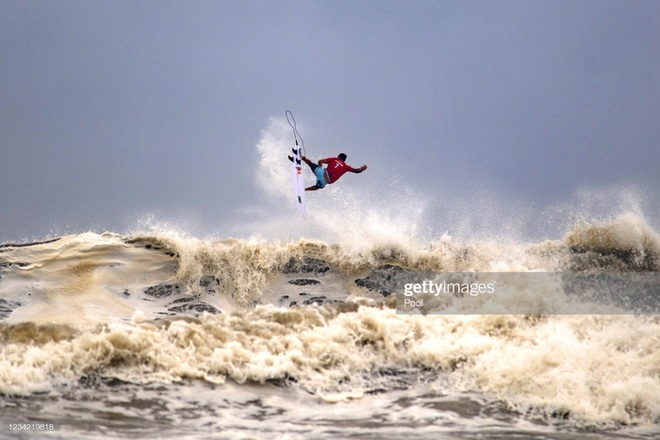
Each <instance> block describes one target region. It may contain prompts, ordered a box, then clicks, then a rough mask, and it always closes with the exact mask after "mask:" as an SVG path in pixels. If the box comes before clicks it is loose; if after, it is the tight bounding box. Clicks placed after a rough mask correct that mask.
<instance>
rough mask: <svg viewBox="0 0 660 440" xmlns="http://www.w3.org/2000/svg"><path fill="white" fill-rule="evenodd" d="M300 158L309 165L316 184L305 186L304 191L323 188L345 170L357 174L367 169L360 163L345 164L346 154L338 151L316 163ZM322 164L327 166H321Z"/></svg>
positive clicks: (337, 178) (291, 158)
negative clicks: (335, 155) (352, 165)
mask: <svg viewBox="0 0 660 440" xmlns="http://www.w3.org/2000/svg"><path fill="white" fill-rule="evenodd" d="M294 154H296V151H294ZM289 160H291V161H292V162H293V157H291V156H289ZM302 160H303V161H304V162H305V163H306V164H307V165H309V167H310V168H311V170H312V173H314V175H315V176H316V184H315V185H312V186H310V187H309V188H305V191H316V190H317V189H321V188H325V186H326V185H328V184H331V183H335V182H336V181H337V180H339V178H340V177H341V176H343V175H344V174H345V173H346V172H351V173H356V174H359V173H361V172H362V171H364V170H366V169H367V166H366V165H362V166H361V167H360V168H353V167H351V166H350V165H347V164H346V155H345V154H344V153H340V154H339V155H337V157H328V158H326V159H321V160H319V163H318V164H315V163H314V162H312V161H311V160H309V159H307V158H306V157H305V156H302ZM323 165H327V166H326V167H325V168H323Z"/></svg>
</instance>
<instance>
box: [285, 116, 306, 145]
mask: <svg viewBox="0 0 660 440" xmlns="http://www.w3.org/2000/svg"><path fill="white" fill-rule="evenodd" d="M284 114H285V115H286V121H287V122H288V123H289V125H290V126H291V129H293V137H294V138H295V139H296V146H300V148H301V149H302V153H303V154H302V155H303V156H307V152H306V151H305V141H304V140H303V138H302V136H300V133H298V129H297V128H296V118H294V117H293V113H291V110H287V111H286V112H285V113H284ZM298 138H300V145H298Z"/></svg>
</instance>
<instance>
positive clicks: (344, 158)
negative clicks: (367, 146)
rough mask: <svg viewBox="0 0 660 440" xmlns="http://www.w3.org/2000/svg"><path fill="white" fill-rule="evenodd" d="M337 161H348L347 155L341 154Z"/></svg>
mask: <svg viewBox="0 0 660 440" xmlns="http://www.w3.org/2000/svg"><path fill="white" fill-rule="evenodd" d="M337 159H339V160H341V161H342V162H345V161H346V155H345V154H344V153H339V155H338V156H337Z"/></svg>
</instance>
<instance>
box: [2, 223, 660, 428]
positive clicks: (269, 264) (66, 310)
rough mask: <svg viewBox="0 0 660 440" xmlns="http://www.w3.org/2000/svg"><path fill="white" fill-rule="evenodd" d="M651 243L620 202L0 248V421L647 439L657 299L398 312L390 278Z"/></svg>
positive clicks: (567, 269) (573, 269)
mask: <svg viewBox="0 0 660 440" xmlns="http://www.w3.org/2000/svg"><path fill="white" fill-rule="evenodd" d="M512 255H515V259H513V260H512V258H511V256H512ZM659 255H660V239H659V237H658V235H657V233H656V232H655V231H654V230H653V229H652V228H650V227H649V226H648V225H646V223H645V222H644V220H643V219H640V218H638V217H634V216H625V217H622V218H620V219H619V220H617V221H614V222H612V223H601V224H584V223H582V224H579V225H576V226H575V227H574V228H573V229H572V230H570V231H568V232H567V234H566V235H565V236H564V238H562V239H560V240H554V241H550V240H546V241H543V242H536V243H535V242H531V243H524V242H516V243H500V244H499V245H497V244H493V243H479V242H471V243H461V242H459V241H457V240H453V239H451V238H449V237H447V236H442V237H440V238H439V239H437V240H436V241H432V242H429V243H427V244H426V245H424V246H419V247H411V246H396V245H391V246H389V247H388V246H382V245H374V246H372V247H363V248H362V249H360V250H359V251H356V250H355V249H354V248H353V247H345V246H342V245H341V244H329V243H326V242H323V241H313V240H305V239H300V240H297V241H275V240H257V239H252V240H240V239H232V238H229V239H222V240H220V239H218V240H210V239H206V240H201V239H196V238H193V237H186V236H181V235H179V234H177V233H175V232H173V231H159V232H155V233H152V234H149V233H136V234H133V235H118V234H111V233H104V234H97V233H91V232H90V233H84V234H76V235H69V236H63V237H59V238H56V239H52V240H48V241H46V242H41V243H22V244H4V245H3V246H2V247H0V344H1V345H0V395H1V396H2V397H1V399H0V407H1V408H2V409H1V411H0V422H1V423H2V424H3V430H2V432H0V435H1V436H3V437H18V438H32V436H33V435H34V433H33V432H24V433H21V432H17V431H10V430H9V428H8V426H10V424H17V423H42V424H48V425H50V424H52V425H53V427H56V428H57V430H55V431H52V432H49V433H48V434H47V435H48V436H49V437H52V438H67V439H70V438H90V437H92V438H93V437H103V438H106V437H134V436H138V435H139V436H142V437H161V438H169V437H184V438H187V437H190V438H196V437H203V438H264V437H266V436H272V437H275V438H319V439H323V438H337V437H340V438H347V437H349V436H350V437H356V438H392V439H394V438H402V437H409V438H548V439H577V438H594V439H595V438H648V439H651V438H657V436H658V434H659V433H660V318H659V317H658V315H657V314H653V313H645V314H639V313H634V312H629V311H626V310H625V309H621V308H617V309H616V312H612V309H611V308H609V309H607V312H606V313H599V310H600V309H599V307H602V306H603V305H601V304H598V303H597V302H593V301H591V302H590V301H588V300H585V301H583V302H584V304H590V306H591V307H592V309H590V310H593V312H590V313H588V314H565V313H562V314H556V313H553V311H552V310H547V311H546V313H543V314H525V315H520V314H511V315H507V314H500V315H498V314H489V315H483V314H473V315H460V314H452V315H443V314H439V315H431V314H429V315H425V316H422V315H417V316H410V315H406V314H401V313H397V306H396V301H395V298H396V297H397V295H399V296H400V295H401V292H397V291H396V287H395V288H394V289H393V288H392V286H395V285H396V283H395V284H393V280H394V281H396V278H397V277H404V278H405V277H406V276H410V275H411V274H415V273H418V272H425V273H428V272H429V271H431V272H433V271H437V272H472V271H473V272H479V271H484V272H488V271H493V270H496V271H498V272H507V271H510V272H521V271H548V272H550V271H561V272H564V273H590V272H594V271H601V272H602V271H605V272H611V271H617V272H619V273H621V272H624V273H625V272H644V273H656V272H658V267H659V261H660V260H659ZM394 267H396V268H397V270H396V271H392V268H394ZM392 290H394V291H392ZM529 290H530V291H529V294H530V295H532V296H533V295H534V294H535V292H532V291H531V289H529ZM522 292H523V293H524V292H526V290H525V289H522ZM455 300H456V301H459V300H460V298H458V297H456V298H455ZM603 310H605V309H603Z"/></svg>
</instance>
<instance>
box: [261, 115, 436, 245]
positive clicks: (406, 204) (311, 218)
mask: <svg viewBox="0 0 660 440" xmlns="http://www.w3.org/2000/svg"><path fill="white" fill-rule="evenodd" d="M301 125H302V124H301ZM300 130H301V131H303V130H305V128H304V127H301V128H300ZM306 138H308V140H307V155H308V156H309V158H310V159H311V160H313V161H318V160H319V159H322V158H325V157H329V156H334V155H336V154H338V153H340V151H335V150H336V148H335V147H332V146H327V145H322V144H319V143H317V144H313V143H312V142H314V138H313V136H307V137H306ZM293 145H294V141H293V135H292V134H291V129H290V127H289V125H288V123H287V122H286V120H285V119H284V118H271V120H270V122H269V124H268V127H266V128H265V129H264V130H262V132H261V139H260V141H259V142H258V143H257V145H256V149H257V153H258V155H259V161H258V167H257V171H256V176H255V177H256V182H257V185H258V187H259V188H260V190H261V191H262V192H263V194H264V195H265V196H266V199H265V201H264V207H263V208H262V209H265V210H266V211H267V213H265V214H264V217H265V218H263V219H261V220H259V221H258V222H257V223H256V224H255V223H251V224H249V226H248V228H250V230H251V231H254V230H257V231H261V232H262V234H263V233H266V234H268V235H267V236H266V238H267V239H281V238H283V237H284V238H286V239H291V238H293V239H297V238H301V237H302V236H304V237H305V238H307V239H320V240H324V241H327V242H329V243H341V244H342V245H343V246H349V247H353V248H354V249H355V250H356V251H359V250H360V249H364V248H365V247H367V248H368V247H371V246H374V245H379V244H381V245H391V244H395V243H396V244H403V243H410V244H412V245H414V244H418V243H416V241H417V240H418V239H419V238H420V232H423V228H424V225H425V224H426V223H427V219H426V213H427V208H428V199H427V198H426V196H425V195H424V194H419V193H418V192H416V191H415V190H414V189H413V188H411V187H409V186H407V185H404V184H402V183H401V182H400V181H399V179H397V178H396V177H387V178H385V176H383V175H382V172H379V171H378V170H373V171H372V169H371V168H370V169H369V171H368V172H367V173H364V174H361V175H360V177H359V178H357V177H355V176H347V177H344V179H343V180H342V181H341V182H339V183H337V184H336V185H328V186H327V187H326V188H324V189H323V190H322V191H317V192H315V193H310V194H308V197H307V204H308V214H309V215H308V219H307V222H305V221H303V220H302V219H300V218H299V217H298V216H297V212H296V211H295V204H294V202H293V200H294V199H293V197H292V194H293V192H292V184H291V176H290V174H289V166H290V164H289V162H288V159H287V157H286V156H287V154H288V153H289V152H290V149H291V147H292V146H293ZM346 149H347V150H348V151H346V153H347V154H348V155H349V162H350V160H351V158H356V160H362V159H364V160H362V161H365V162H366V161H367V160H368V158H360V159H357V158H358V157H360V150H359V149H358V148H356V149H354V150H351V149H350V147H349V148H346ZM303 172H304V173H305V174H304V175H305V176H306V179H309V185H308V186H311V185H312V184H313V183H314V181H315V178H314V177H313V176H312V173H311V172H310V171H309V170H308V169H307V167H305V169H304V171H303ZM291 230H294V231H295V232H291ZM264 231H265V232H264Z"/></svg>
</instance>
